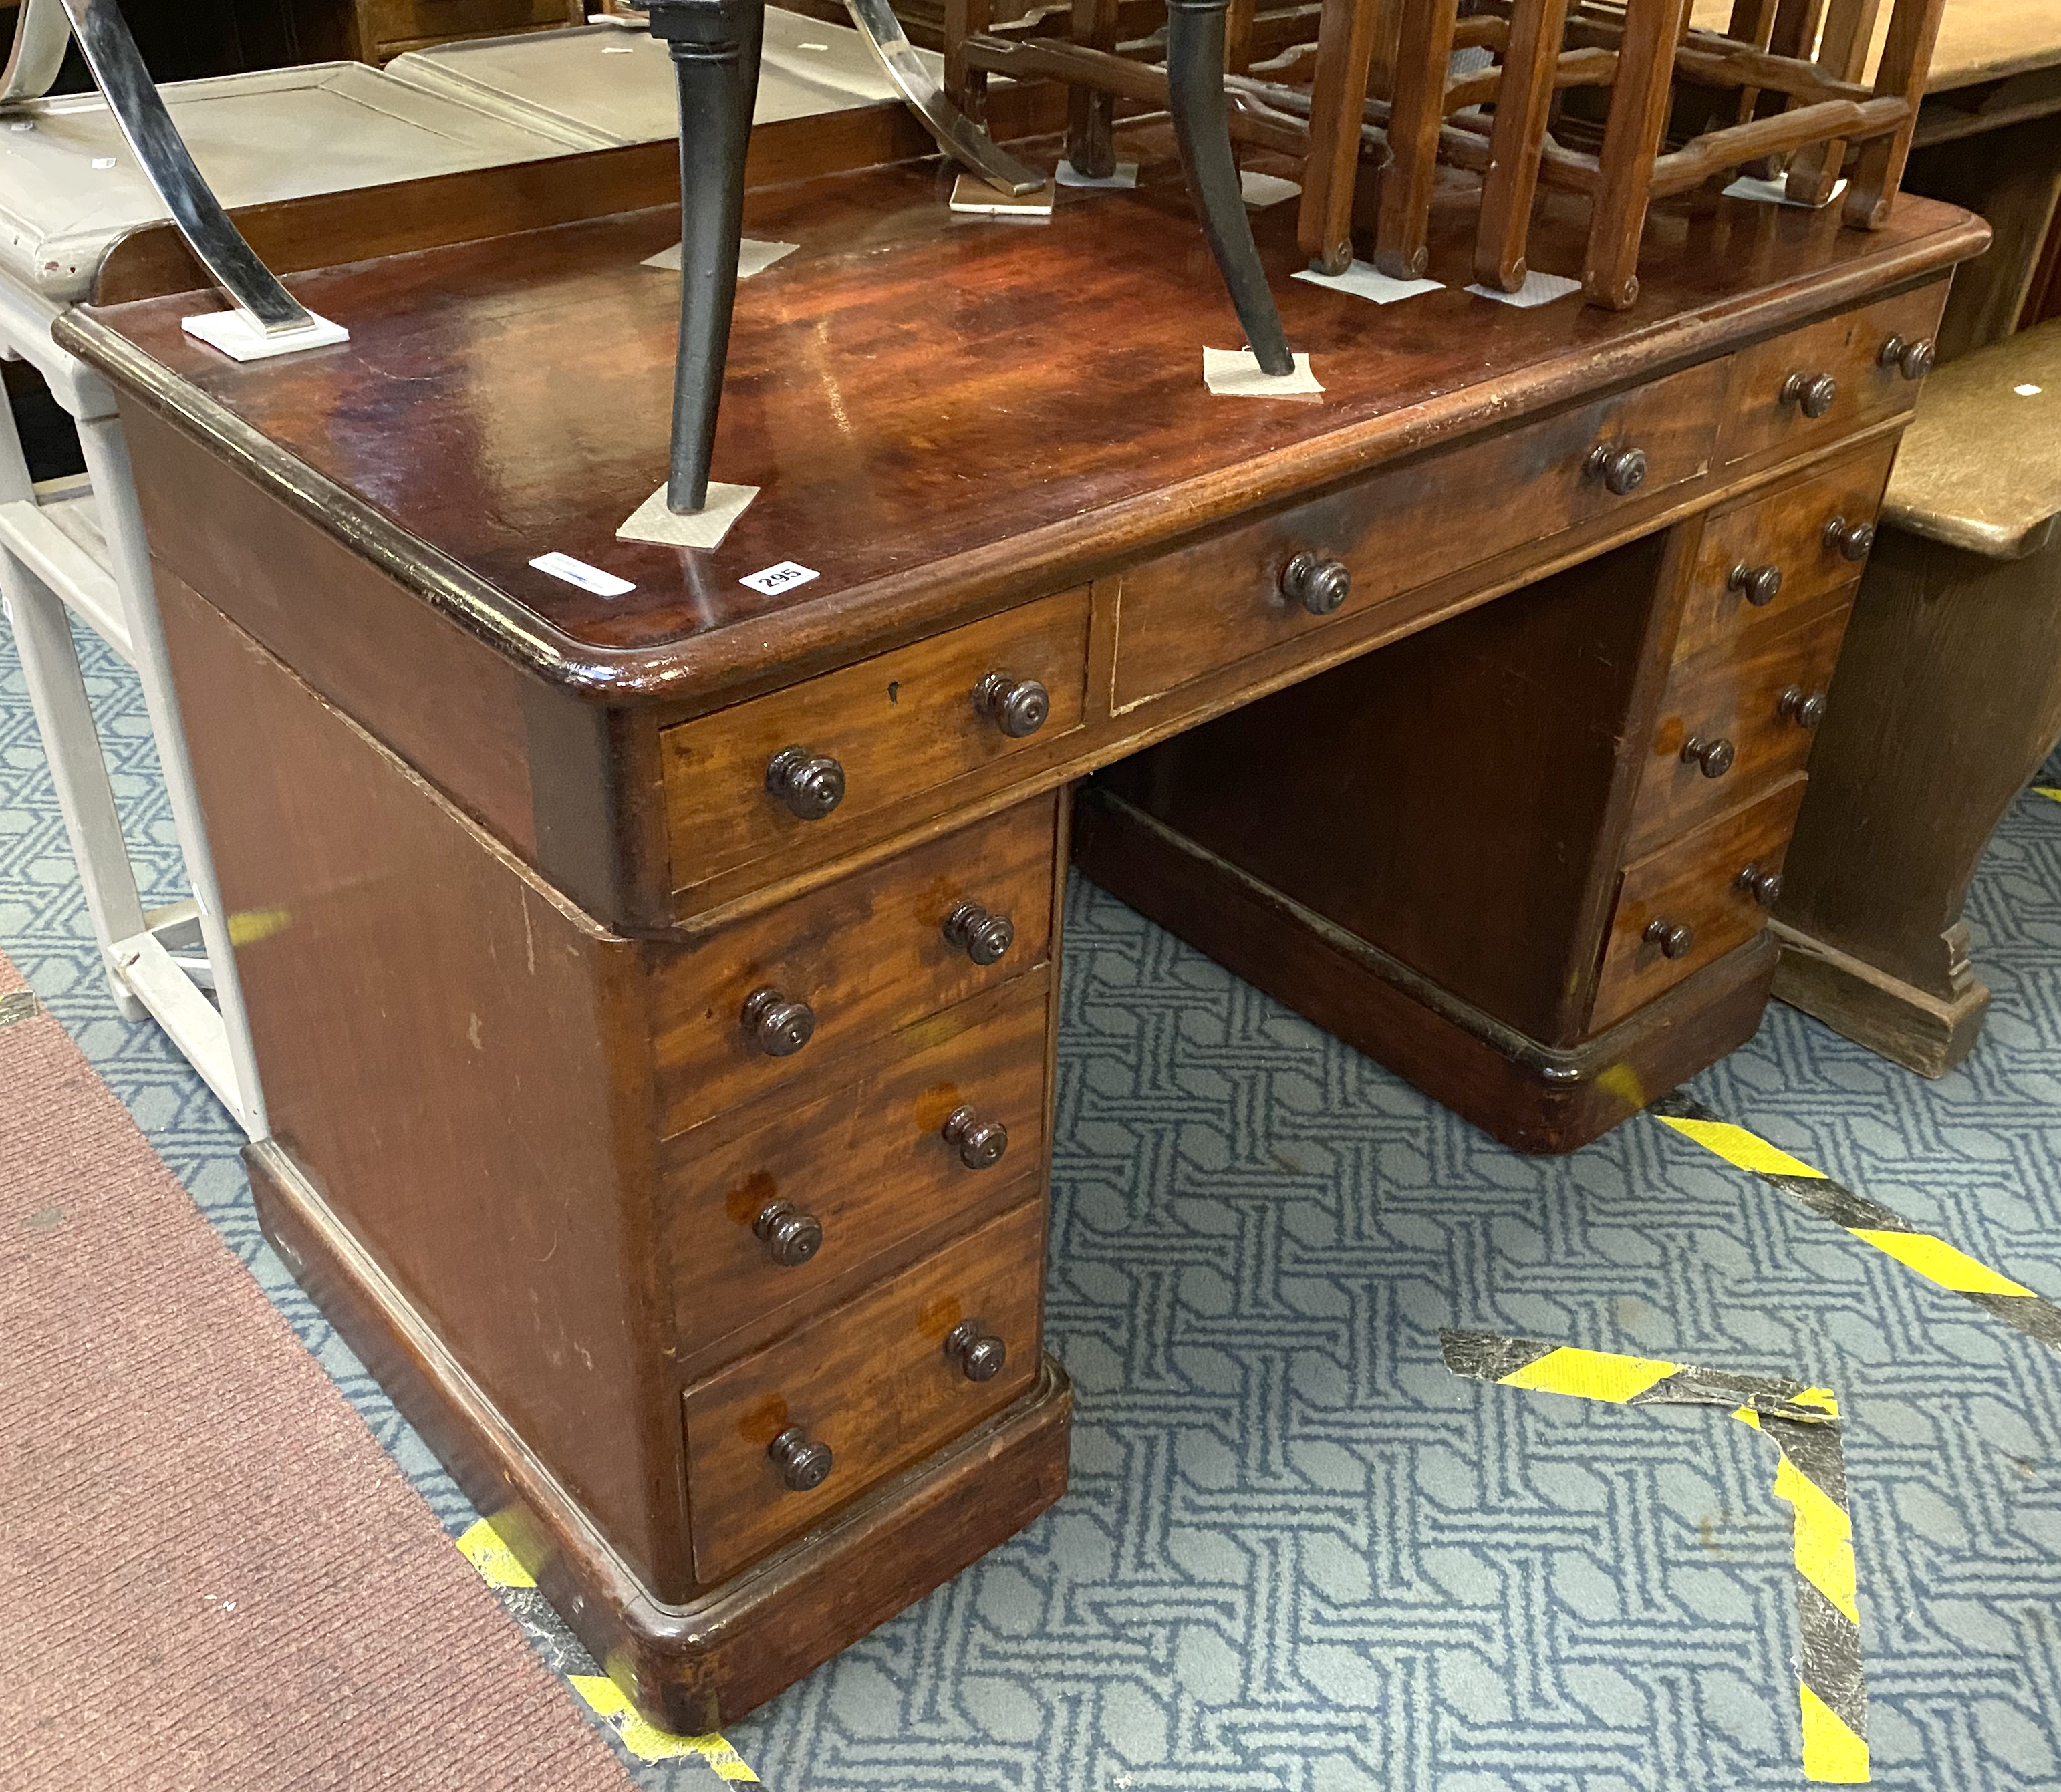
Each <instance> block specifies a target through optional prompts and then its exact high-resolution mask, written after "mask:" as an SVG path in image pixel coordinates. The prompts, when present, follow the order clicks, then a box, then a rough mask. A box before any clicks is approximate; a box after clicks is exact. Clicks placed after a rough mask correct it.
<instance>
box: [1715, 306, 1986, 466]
mask: <svg viewBox="0 0 2061 1792" xmlns="http://www.w3.org/2000/svg"><path fill="white" fill-rule="evenodd" d="M1946 302H1947V282H1945V281H1944V280H1935V282H1932V284H1931V285H1930V286H1919V287H1916V288H1915V289H1913V290H1911V291H1910V292H1907V293H1899V294H1897V295H1896V296H1895V298H1884V299H1878V300H1877V301H1876V302H1875V303H1874V304H1872V305H1863V306H1861V307H1860V308H1859V310H1853V311H1843V312H1842V313H1840V314H1839V316H1838V317H1836V318H1826V319H1825V320H1824V322H1822V323H1814V324H1807V325H1806V326H1804V327H1803V329H1801V330H1791V331H1790V332H1789V334H1787V335H1786V336H1776V337H1774V338H1771V339H1770V340H1769V341H1767V342H1761V343H1758V344H1756V345H1755V346H1754V347H1752V348H1750V349H1742V350H1740V351H1739V353H1738V354H1735V355H1734V356H1733V357H1732V380H1731V390H1730V392H1729V393H1728V394H1727V397H1726V400H1725V415H1726V422H1725V436H1724V449H1723V460H1724V463H1725V464H1726V465H1727V466H1730V465H1731V463H1732V462H1734V461H1740V460H1744V459H1746V458H1747V456H1749V455H1751V454H1763V453H1765V452H1767V450H1771V449H1786V450H1790V451H1791V452H1793V453H1801V452H1802V451H1803V450H1805V449H1807V448H1815V447H1818V446H1822V445H1825V444H1828V443H1830V442H1834V441H1835V440H1836V439H1837V438H1839V437H1840V436H1843V435H1844V434H1847V432H1848V431H1849V430H1855V429H1858V428H1859V427H1860V426H1861V425H1863V423H1868V422H1875V421H1876V420H1878V419H1879V418H1884V417H1893V416H1895V414H1897V413H1898V412H1899V411H1903V410H1910V409H1911V406H1913V405H1915V403H1917V402H1918V391H1919V384H1920V383H1921V382H1919V381H1916V380H1910V379H1906V378H1904V377H1903V374H1902V373H1901V372H1899V370H1897V369H1896V368H1895V367H1893V366H1891V367H1885V366H1883V365H1882V363H1881V354H1882V350H1883V344H1884V343H1885V342H1887V341H1888V340H1889V339H1890V338H1891V337H1892V336H1901V337H1902V338H1903V339H1904V340H1905V341H1906V342H1916V341H1919V340H1920V339H1929V338H1931V335H1932V333H1933V332H1934V330H1936V329H1937V328H1938V327H1939V311H1940V307H1941V306H1943V305H1944V304H1945V303H1946ZM1792 376H1801V377H1802V378H1803V379H1805V380H1810V379H1813V378H1821V377H1824V378H1830V379H1831V382H1832V383H1833V385H1834V386H1835V388H1836V394H1835V396H1834V397H1833V398H1832V400H1831V406H1830V407H1829V408H1828V409H1827V410H1826V411H1825V413H1824V414H1823V416H1819V417H1812V416H1810V415H1808V414H1807V413H1806V411H1805V409H1804V406H1803V403H1802V402H1799V401H1797V400H1796V399H1794V398H1784V397H1783V392H1784V390H1785V389H1787V387H1788V386H1789V382H1790V380H1791V377H1792Z"/></svg>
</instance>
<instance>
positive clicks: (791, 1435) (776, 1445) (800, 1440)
mask: <svg viewBox="0 0 2061 1792" xmlns="http://www.w3.org/2000/svg"><path fill="white" fill-rule="evenodd" d="M766 1454H767V1455H769V1456H770V1457H771V1458H773V1460H774V1463H775V1465H776V1466H778V1469H779V1470H780V1479H781V1481H782V1483H783V1484H784V1485H785V1486H786V1490H787V1491H788V1492H789V1493H790V1494H806V1493H807V1492H809V1491H810V1490H811V1489H814V1488H817V1487H820V1486H822V1484H823V1482H824V1481H825V1480H826V1478H828V1476H829V1474H830V1446H829V1445H828V1444H826V1443H811V1442H809V1434H808V1433H807V1432H806V1431H804V1430H802V1428H801V1426H798V1425H790V1426H788V1427H787V1429H786V1430H784V1431H782V1433H781V1434H779V1436H778V1437H777V1438H774V1440H773V1441H772V1442H770V1444H768V1445H767V1446H766Z"/></svg>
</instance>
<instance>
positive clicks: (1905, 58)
mask: <svg viewBox="0 0 2061 1792" xmlns="http://www.w3.org/2000/svg"><path fill="white" fill-rule="evenodd" d="M1946 4H1947V0H1896V10H1895V11H1894V12H1892V13H1891V14H1890V15H1889V36H1888V38H1887V40H1886V41H1885V42H1883V46H1882V66H1880V67H1879V69H1878V70H1876V71H1875V91H1876V92H1877V93H1878V94H1901V95H1902V96H1903V98H1904V99H1905V100H1906V101H1907V102H1908V103H1909V105H1910V108H1911V110H1910V112H1909V114H1908V115H1907V117H1906V118H1905V119H1904V121H1903V123H1902V124H1900V125H1899V126H1897V127H1896V129H1895V130H1894V131H1893V132H1891V134H1889V135H1888V136H1887V137H1877V138H1873V139H1871V141H1869V142H1866V143H1863V144H1862V145H1861V148H1860V154H1859V158H1857V160H1856V162H1855V166H1854V172H1853V177H1852V185H1851V186H1848V187H1847V203H1846V214H1845V217H1846V222H1847V223H1849V224H1851V225H1852V226H1855V228H1856V229H1858V230H1880V229H1881V228H1882V226H1883V225H1885V224H1887V222H1889V208H1890V206H1891V202H1893V201H1894V200H1895V197H1896V190H1897V188H1898V187H1899V186H1901V185H1902V184H1903V165H1904V163H1905V162H1907V161H1908V160H1909V159H1910V158H1911V135H1912V134H1913V133H1914V132H1915V130H1917V129H1918V106H1919V102H1920V101H1921V100H1923V98H1924V97H1925V72H1926V70H1928V69H1929V68H1931V66H1932V46H1933V43H1934V42H1935V40H1936V39H1937V38H1938V37H1939V14H1941V13H1942V12H1943V11H1944V10H1946Z"/></svg>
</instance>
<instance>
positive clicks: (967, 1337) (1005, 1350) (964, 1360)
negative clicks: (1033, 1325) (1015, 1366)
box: [945, 1319, 1009, 1382]
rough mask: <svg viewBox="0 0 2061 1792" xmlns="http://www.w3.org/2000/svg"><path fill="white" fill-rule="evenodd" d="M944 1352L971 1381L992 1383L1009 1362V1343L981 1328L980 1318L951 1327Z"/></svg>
mask: <svg viewBox="0 0 2061 1792" xmlns="http://www.w3.org/2000/svg"><path fill="white" fill-rule="evenodd" d="M945 1354H946V1356H948V1357H950V1358H951V1359H952V1361H953V1362H955V1363H957V1364H958V1366H959V1370H960V1372H961V1373H962V1374H964V1375H965V1377H966V1379H967V1380H968V1381H970V1382H991V1381H993V1380H994V1378H995V1377H996V1376H998V1375H999V1374H1001V1373H1002V1366H1003V1365H1004V1364H1006V1362H1008V1361H1009V1346H1007V1345H1006V1344H1005V1343H1003V1342H1002V1340H1001V1339H1000V1338H994V1337H990V1336H989V1335H988V1334H986V1332H983V1331H982V1330H981V1329H980V1322H979V1321H978V1319H969V1320H967V1321H966V1322H965V1323H964V1324H963V1325H958V1326H953V1327H952V1331H951V1335H950V1337H949V1338H946V1340H945Z"/></svg>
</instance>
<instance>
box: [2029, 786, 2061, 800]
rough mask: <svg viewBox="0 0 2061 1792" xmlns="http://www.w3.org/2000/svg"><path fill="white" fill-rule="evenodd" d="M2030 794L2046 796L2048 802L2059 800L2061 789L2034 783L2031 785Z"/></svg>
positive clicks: (2060, 798)
mask: <svg viewBox="0 0 2061 1792" xmlns="http://www.w3.org/2000/svg"><path fill="white" fill-rule="evenodd" d="M2032 794H2034V795H2035V796H2036V797H2044V798H2047V801H2048V802H2061V790H2055V789H2054V787H2053V786H2051V785H2047V784H2035V785H2034V786H2032Z"/></svg>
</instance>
